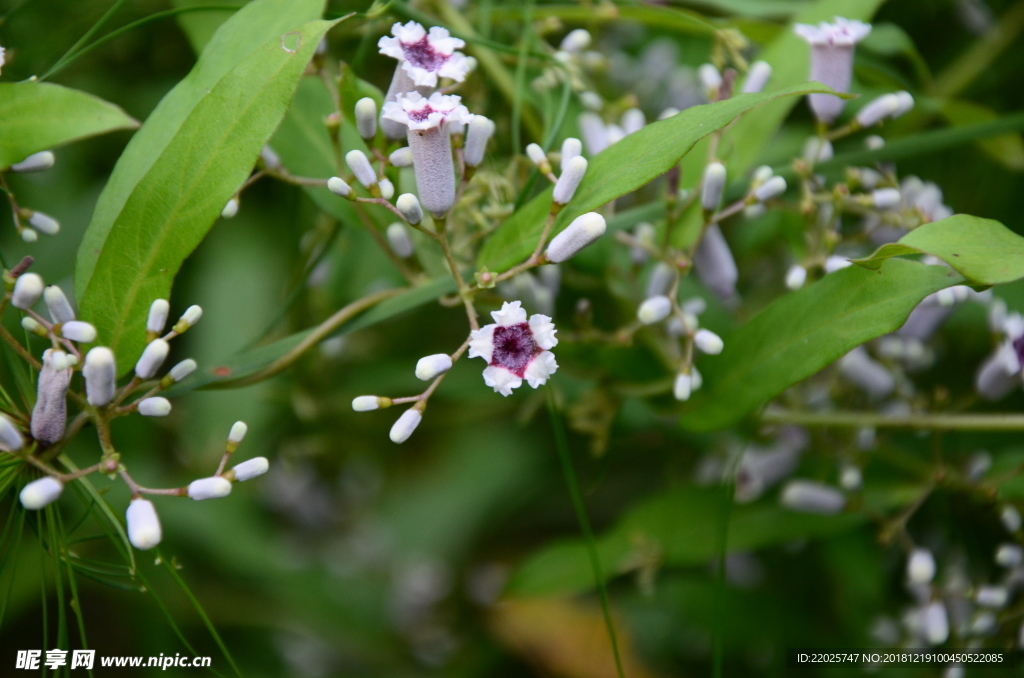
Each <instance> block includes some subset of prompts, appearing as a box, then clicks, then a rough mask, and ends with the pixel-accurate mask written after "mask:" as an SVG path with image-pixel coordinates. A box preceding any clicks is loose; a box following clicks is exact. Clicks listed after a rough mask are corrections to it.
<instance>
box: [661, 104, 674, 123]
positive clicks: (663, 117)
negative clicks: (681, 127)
mask: <svg viewBox="0 0 1024 678" xmlns="http://www.w3.org/2000/svg"><path fill="white" fill-rule="evenodd" d="M676 115H679V109H678V108H676V107H675V106H669V107H668V108H666V109H665V110H663V111H662V112H661V113H659V114H658V120H668V119H669V118H671V117H673V116H676Z"/></svg>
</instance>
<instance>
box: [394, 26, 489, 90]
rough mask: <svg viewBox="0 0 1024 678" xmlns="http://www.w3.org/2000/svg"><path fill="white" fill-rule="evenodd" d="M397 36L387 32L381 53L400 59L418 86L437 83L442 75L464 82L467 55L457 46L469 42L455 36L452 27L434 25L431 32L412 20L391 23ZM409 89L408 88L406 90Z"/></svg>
mask: <svg viewBox="0 0 1024 678" xmlns="http://www.w3.org/2000/svg"><path fill="white" fill-rule="evenodd" d="M391 34H392V35H393V36H394V37H389V36H384V37H383V38H381V39H380V41H379V42H378V43H377V47H379V48H380V53H381V54H384V55H385V56H389V57H392V58H394V59H398V61H399V68H400V69H402V70H404V71H405V72H406V73H407V74H408V76H409V78H411V79H412V83H413V84H414V85H415V86H416V87H436V86H437V79H438V77H442V78H451V79H452V80H455V81H457V82H462V81H463V79H465V77H466V73H468V72H469V61H468V60H467V59H466V55H464V54H462V53H461V52H456V51H455V50H457V49H459V48H461V47H464V46H465V45H466V43H465V42H463V41H462V40H460V39H458V38H453V37H451V35H449V33H448V29H446V28H441V27H440V26H434V27H432V28H431V29H430V32H429V33H428V32H427V31H426V30H425V29H424V28H423V26H421V25H420V24H418V23H416V22H415V21H410V22H409V23H407V24H405V25H404V26H403V25H402V24H401V23H396V24H395V25H394V26H392V27H391ZM404 91H408V90H404Z"/></svg>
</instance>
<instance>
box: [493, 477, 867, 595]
mask: <svg viewBox="0 0 1024 678" xmlns="http://www.w3.org/2000/svg"><path fill="white" fill-rule="evenodd" d="M721 492H722V490H721V488H720V487H717V488H703V487H692V486H690V487H683V488H680V489H677V490H672V491H671V492H667V493H665V494H662V495H660V496H657V497H655V498H653V499H651V500H649V501H647V502H645V503H643V504H641V505H640V506H637V507H636V508H634V509H633V510H632V511H630V512H629V513H628V514H626V516H625V517H623V518H622V519H621V520H620V521H619V522H618V523H617V524H616V525H615V526H614V527H613V528H611V530H609V531H608V533H607V534H605V535H603V536H601V537H600V538H599V539H598V545H597V548H598V552H599V554H600V556H601V562H602V563H604V564H605V566H606V571H605V576H606V577H614V576H617V575H620V574H624V573H626V572H629V571H632V570H635V569H637V568H638V567H641V566H643V565H644V564H645V561H646V562H650V563H651V564H653V563H656V562H660V563H663V564H666V565H674V566H687V565H688V566H693V565H702V564H704V563H708V562H711V561H712V560H713V559H714V558H715V557H716V556H717V555H718V551H717V547H718V543H717V542H718V537H719V535H718V528H719V526H718V524H717V523H716V522H715V521H714V520H709V519H708V513H709V510H711V507H715V506H718V504H719V503H720V497H721ZM863 521H864V519H863V518H862V517H861V516H858V515H854V514H843V515H839V516H818V515H810V514H806V513H794V512H793V511H788V510H786V509H784V508H782V507H780V506H777V505H773V504H769V503H765V502H759V503H757V504H747V505H737V506H734V507H733V509H732V512H731V517H730V522H729V535H728V548H727V550H728V551H729V552H731V553H732V552H737V551H750V550H754V549H760V548H766V547H769V546H774V545H778V544H783V543H786V542H790V541H795V540H798V539H807V538H812V537H823V536H829V535H833V534H839V533H841V532H845V531H848V530H850V529H852V528H854V527H856V526H857V525H859V524H861V523H862V522H863ZM593 586H594V574H593V570H592V569H591V566H590V560H589V559H588V557H587V552H586V546H585V544H584V543H583V541H582V540H569V541H564V542H560V543H557V544H554V545H552V546H549V547H547V548H545V549H543V550H541V551H540V552H539V553H536V554H534V555H533V556H532V557H531V558H530V559H529V560H527V561H526V562H525V563H524V564H523V565H522V567H520V568H519V570H517V571H516V572H515V574H513V576H512V579H511V580H510V581H509V584H508V587H507V588H506V590H505V593H506V594H510V595H517V596H540V595H566V594H573V593H582V592H585V591H588V590H590V589H592V588H593Z"/></svg>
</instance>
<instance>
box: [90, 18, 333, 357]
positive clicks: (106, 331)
mask: <svg viewBox="0 0 1024 678" xmlns="http://www.w3.org/2000/svg"><path fill="white" fill-rule="evenodd" d="M225 25H227V24H225ZM333 25H334V22H328V21H311V22H309V23H307V24H305V25H304V26H302V27H301V28H300V29H299V30H297V31H293V32H291V33H290V34H287V36H286V37H289V38H290V39H294V40H295V41H296V43H295V44H296V47H295V49H294V51H292V50H289V49H285V48H284V46H283V45H282V42H281V41H282V39H284V38H283V37H282V36H276V37H274V38H273V39H272V40H270V41H269V42H267V43H266V44H265V45H264V46H263V47H261V48H260V49H258V50H256V51H255V52H253V53H252V54H251V55H250V56H249V57H248V58H246V59H245V60H244V61H243V62H242V63H240V64H239V65H238V66H236V67H235V68H234V69H232V70H231V71H230V72H228V74H227V75H225V76H224V78H223V79H222V80H221V81H220V82H218V83H217V84H216V85H215V86H214V87H213V88H212V89H211V90H210V93H209V94H208V95H207V96H206V97H204V98H203V99H202V100H201V101H199V102H198V104H197V105H196V106H195V108H194V109H193V110H192V112H191V114H190V115H189V116H188V117H187V119H186V120H185V122H184V123H183V124H182V125H181V127H180V128H179V129H178V130H177V132H176V133H175V134H174V136H173V138H172V139H171V141H170V143H168V144H167V146H166V147H165V148H164V150H163V152H161V153H160V155H159V157H158V158H157V159H156V161H155V162H154V163H153V164H152V165H151V166H150V167H149V169H148V171H147V172H146V173H145V175H144V176H142V177H141V180H140V181H139V182H138V183H137V184H136V185H135V188H134V189H133V190H132V192H131V195H130V196H129V197H128V199H127V200H126V201H125V203H124V206H123V208H122V209H121V211H120V213H119V214H118V215H117V216H116V218H115V219H114V222H113V224H111V228H110V230H109V233H108V234H107V237H106V238H105V242H104V244H103V248H102V251H101V252H100V253H99V257H98V259H97V262H96V266H95V270H94V273H93V274H92V276H91V277H90V278H89V282H88V284H87V286H86V288H85V290H84V293H83V294H82V296H81V298H80V299H81V300H80V308H81V312H82V316H83V317H85V318H88V319H89V320H90V321H91V322H92V323H93V324H94V325H95V326H96V329H97V331H98V333H99V341H100V342H102V343H104V344H106V345H108V346H110V347H111V348H113V349H114V352H115V353H116V354H117V355H118V356H119V358H120V360H121V366H122V369H124V368H126V367H127V366H129V365H130V364H131V363H133V362H134V360H135V358H136V357H137V356H138V354H139V353H140V352H141V350H142V347H143V339H144V337H145V322H146V316H147V309H148V308H149V306H150V304H151V303H152V302H153V300H154V299H158V298H167V297H168V296H169V294H170V290H171V284H172V282H173V280H174V276H175V274H176V273H177V272H178V269H179V268H180V267H181V264H182V262H183V261H184V260H185V258H186V257H187V256H188V255H189V254H190V253H191V252H192V250H194V249H195V248H196V246H197V245H198V244H199V243H200V242H201V241H202V239H203V237H205V235H206V233H207V231H209V229H210V227H211V226H212V225H213V223H214V221H215V220H216V219H217V217H218V216H219V215H220V212H221V210H222V209H223V207H224V204H225V203H226V202H227V201H228V199H229V198H231V196H232V195H234V194H235V192H236V191H237V190H238V188H239V187H240V186H241V185H242V183H243V182H244V181H245V179H246V178H247V177H248V176H249V173H250V171H251V169H252V167H253V165H254V163H255V161H256V158H257V156H258V155H259V152H260V149H261V148H262V147H263V145H264V144H265V143H266V142H267V140H268V139H269V138H270V136H271V134H273V132H274V129H275V128H276V127H277V125H278V124H279V123H280V121H281V118H282V117H283V116H284V113H285V111H286V110H287V109H288V104H289V102H290V100H291V97H292V94H293V92H294V91H295V87H296V85H297V84H298V81H299V78H301V77H302V74H303V72H304V70H305V68H306V64H307V63H308V62H309V59H310V58H311V57H312V55H313V51H314V50H315V49H316V46H317V44H318V43H319V41H320V39H321V38H322V37H323V35H324V33H326V32H327V30H328V29H330V28H331V27H332V26H333ZM147 124H148V123H147ZM112 181H113V180H112ZM90 229H91V227H90ZM85 246H86V243H83V248H84V247H85Z"/></svg>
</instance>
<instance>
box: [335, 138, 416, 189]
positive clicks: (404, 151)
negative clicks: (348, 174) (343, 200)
mask: <svg viewBox="0 0 1024 678" xmlns="http://www.w3.org/2000/svg"><path fill="white" fill-rule="evenodd" d="M388 162H390V163H391V164H392V165H394V166H395V167H411V166H412V149H411V148H409V147H408V146H402V147H401V148H399V149H397V150H395V151H392V152H391V155H389V156H388ZM332 190H333V189H332ZM334 192H335V193H337V191H334ZM339 195H348V193H344V194H341V193H339Z"/></svg>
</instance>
